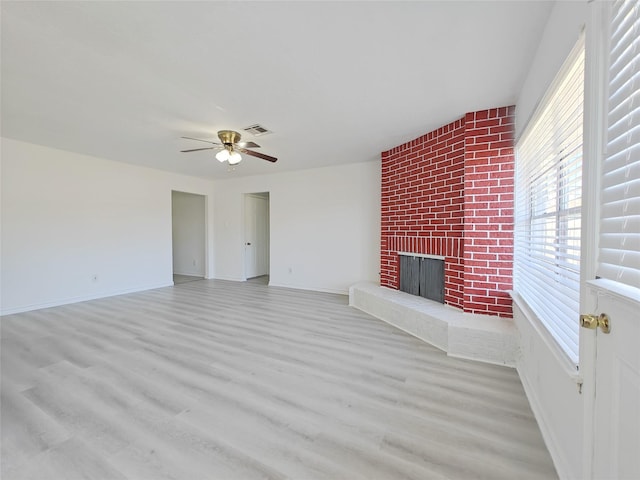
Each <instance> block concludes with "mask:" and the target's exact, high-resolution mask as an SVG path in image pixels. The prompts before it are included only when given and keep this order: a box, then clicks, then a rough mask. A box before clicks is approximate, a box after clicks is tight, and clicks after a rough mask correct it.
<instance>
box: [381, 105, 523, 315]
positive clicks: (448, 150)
mask: <svg viewBox="0 0 640 480" xmlns="http://www.w3.org/2000/svg"><path fill="white" fill-rule="evenodd" d="M513 114H514V109H513V107H504V108H500V109H492V110H486V111H482V112H475V113H470V114H467V115H466V116H465V117H463V118H461V119H460V120H457V121H455V122H452V123H450V124H449V125H445V126H443V127H441V128H439V129H437V130H435V131H433V132H430V133H428V134H426V135H423V136H422V137H419V138H417V139H415V140H412V141H410V142H407V143H405V144H403V145H399V146H397V147H395V148H393V149H391V150H389V151H387V152H383V153H382V205H381V213H382V218H381V262H380V264H381V276H380V283H381V285H383V286H387V287H391V288H396V289H397V288H398V283H399V275H398V252H401V251H402V252H410V253H423V254H431V255H442V256H444V257H445V303H446V304H448V305H452V306H454V307H458V308H461V309H464V311H468V312H475V313H487V314H498V315H501V316H510V314H511V303H510V299H509V297H508V295H507V294H506V292H505V290H509V289H510V288H511V261H512V255H513V133H512V132H513ZM467 249H468V251H467Z"/></svg>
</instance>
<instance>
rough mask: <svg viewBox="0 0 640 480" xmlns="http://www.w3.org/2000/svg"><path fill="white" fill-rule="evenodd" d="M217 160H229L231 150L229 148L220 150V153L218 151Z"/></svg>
mask: <svg viewBox="0 0 640 480" xmlns="http://www.w3.org/2000/svg"><path fill="white" fill-rule="evenodd" d="M216 160H218V161H219V162H226V161H227V160H229V151H228V150H227V149H224V150H220V151H219V152H218V153H216Z"/></svg>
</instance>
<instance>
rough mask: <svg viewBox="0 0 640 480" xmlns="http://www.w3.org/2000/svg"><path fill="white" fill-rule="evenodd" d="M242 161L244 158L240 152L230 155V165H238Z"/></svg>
mask: <svg viewBox="0 0 640 480" xmlns="http://www.w3.org/2000/svg"><path fill="white" fill-rule="evenodd" d="M241 160H242V157H241V156H240V154H239V153H238V152H233V153H232V154H230V155H229V165H236V164H238V163H240V161H241Z"/></svg>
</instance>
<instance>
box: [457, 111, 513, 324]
mask: <svg viewBox="0 0 640 480" xmlns="http://www.w3.org/2000/svg"><path fill="white" fill-rule="evenodd" d="M514 113H515V109H514V107H503V108H493V109H491V110H484V111H481V112H475V113H467V115H466V116H465V155H464V223H465V233H464V307H463V308H464V310H465V311H468V312H475V313H487V314H493V315H502V316H511V298H510V297H509V294H508V293H507V292H508V290H511V288H512V265H513V168H514V155H513V142H514V138H513V128H514V120H515V118H514Z"/></svg>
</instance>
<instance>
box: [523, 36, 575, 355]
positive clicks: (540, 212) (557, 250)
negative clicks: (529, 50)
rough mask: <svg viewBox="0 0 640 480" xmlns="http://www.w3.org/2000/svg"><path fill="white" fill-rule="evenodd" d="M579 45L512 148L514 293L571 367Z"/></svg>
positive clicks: (573, 348) (573, 343)
mask: <svg viewBox="0 0 640 480" xmlns="http://www.w3.org/2000/svg"><path fill="white" fill-rule="evenodd" d="M583 100H584V39H583V38H581V39H580V40H579V42H578V44H577V45H576V46H575V47H574V49H573V51H572V52H571V54H570V55H569V58H568V59H567V60H566V62H565V64H564V65H563V67H562V69H561V70H560V72H559V73H558V75H557V77H556V78H555V80H554V81H553V83H552V85H551V87H550V88H549V90H548V91H547V93H546V95H545V97H544V98H543V100H542V102H541V103H540V105H539V106H538V108H537V110H536V112H535V113H534V116H533V117H532V119H531V121H530V122H529V125H528V126H527V128H526V130H525V131H524V133H523V135H522V137H521V138H520V140H519V141H518V143H517V145H516V172H515V190H516V195H515V228H514V242H515V248H514V289H515V291H516V292H517V293H518V294H519V295H520V296H521V297H522V298H523V299H524V300H525V301H526V302H527V304H528V305H529V307H530V308H531V310H533V312H534V313H535V314H536V315H537V316H538V317H539V318H540V320H541V321H542V322H543V323H544V325H545V326H546V327H547V329H548V330H549V332H550V333H551V335H552V336H553V337H554V338H555V339H556V340H557V342H558V343H559V345H560V346H561V347H562V349H563V350H564V351H565V352H566V354H567V355H568V356H569V358H570V359H571V360H572V361H573V362H575V363H576V364H577V361H578V336H579V332H578V328H579V326H578V321H577V319H578V317H579V301H580V235H581V223H580V220H581V204H582V121H583Z"/></svg>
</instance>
